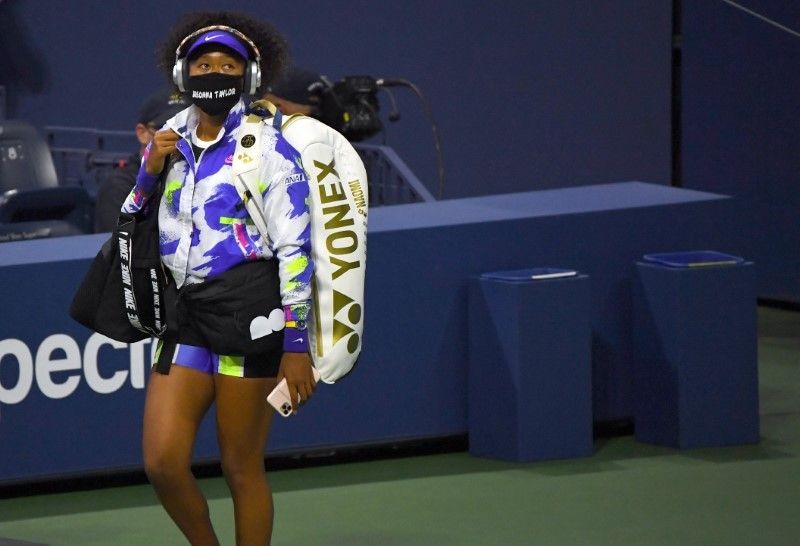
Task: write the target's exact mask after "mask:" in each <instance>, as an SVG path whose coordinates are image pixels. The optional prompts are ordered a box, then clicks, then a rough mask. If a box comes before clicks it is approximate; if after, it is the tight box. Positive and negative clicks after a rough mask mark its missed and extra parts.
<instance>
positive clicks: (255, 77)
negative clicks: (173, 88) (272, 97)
mask: <svg viewBox="0 0 800 546" xmlns="http://www.w3.org/2000/svg"><path fill="white" fill-rule="evenodd" d="M211 30H223V31H225V32H229V33H231V34H233V35H234V36H236V37H237V38H238V39H240V40H241V41H243V42H244V43H245V44H246V45H247V46H249V47H250V50H251V51H252V53H253V55H254V57H255V59H253V60H247V61H246V62H247V65H246V66H245V69H244V86H243V89H244V92H245V93H247V94H248V95H255V94H256V90H257V89H258V88H259V87H260V86H261V52H259V51H258V48H257V47H256V44H255V43H253V41H252V40H251V39H250V38H248V37H247V36H245V35H244V34H242V33H241V32H239V31H238V30H236V29H235V28H233V27H228V26H225V25H212V26H208V27H203V28H201V29H198V30H195V31H194V32H192V33H191V34H189V35H188V36H187V37H186V38H184V39H183V40H181V43H180V44H179V45H178V48H177V49H176V50H175V65H174V66H173V67H172V81H173V82H175V85H177V86H178V89H179V90H180V91H181V93H185V92H186V89H187V85H186V84H187V82H188V81H189V62H188V60H187V59H186V55H185V54H182V53H183V50H184V49H185V48H186V47H187V45H188V44H191V42H192V40H193V39H194V38H197V37H198V36H200V35H201V34H203V33H204V32H209V31H211Z"/></svg>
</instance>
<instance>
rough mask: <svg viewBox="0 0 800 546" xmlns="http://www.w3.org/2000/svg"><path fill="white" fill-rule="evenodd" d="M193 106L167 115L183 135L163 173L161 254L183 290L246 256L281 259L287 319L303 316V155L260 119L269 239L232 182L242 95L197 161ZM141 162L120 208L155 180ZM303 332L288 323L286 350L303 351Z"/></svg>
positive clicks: (139, 202) (307, 265) (307, 276)
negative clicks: (192, 139) (175, 155)
mask: <svg viewBox="0 0 800 546" xmlns="http://www.w3.org/2000/svg"><path fill="white" fill-rule="evenodd" d="M195 108H196V107H195V106H190V107H189V108H187V109H186V110H183V111H182V112H180V113H178V114H177V115H176V116H175V117H173V118H172V119H170V120H169V121H167V123H166V124H165V126H164V128H165V129H166V128H169V129H172V130H173V131H175V132H176V133H178V134H179V135H181V137H183V138H182V139H181V140H180V141H178V145H177V148H178V150H179V151H180V153H181V157H180V159H179V160H178V161H175V162H174V163H173V164H172V166H171V168H170V170H169V172H168V173H167V176H166V179H165V180H166V184H165V189H164V195H163V197H162V199H161V206H160V211H159V229H160V232H161V235H160V237H161V259H162V261H163V263H164V265H165V266H166V268H167V269H168V270H169V271H170V272H171V273H172V276H173V278H174V279H175V282H176V284H177V286H178V288H180V287H181V286H183V285H184V284H192V283H200V282H203V280H204V279H207V278H211V277H214V276H216V275H219V274H220V273H222V272H224V271H226V270H228V269H230V268H232V267H234V266H236V265H238V264H241V263H243V262H246V261H248V260H257V259H260V258H266V259H269V258H273V257H275V258H276V259H277V260H278V273H279V278H280V292H281V299H282V302H283V307H284V316H285V319H286V321H287V323H289V322H290V321H296V322H297V321H303V322H304V321H305V320H306V318H307V316H308V313H309V311H310V307H311V304H310V300H311V279H312V277H313V269H314V265H313V262H312V259H311V248H310V238H311V228H310V223H309V219H310V218H309V209H308V191H309V188H308V181H307V179H306V175H305V172H304V171H303V169H302V166H301V163H300V156H299V155H298V153H297V151H296V150H295V149H294V148H292V147H291V146H290V145H289V144H288V143H287V142H286V140H285V139H284V138H283V136H281V134H280V133H279V132H277V131H276V130H275V129H273V128H272V127H271V126H269V125H268V124H262V125H263V134H262V135H261V139H260V142H261V143H262V150H260V153H261V154H262V156H263V157H262V160H261V174H260V177H259V180H260V181H261V183H260V184H261V190H262V198H263V209H264V211H265V213H266V214H267V215H268V229H269V231H268V235H269V240H268V241H264V240H262V237H261V236H260V235H259V233H258V230H257V229H256V228H255V226H254V225H253V223H252V221H251V220H250V219H249V216H248V213H247V210H246V209H245V208H244V206H243V205H242V201H241V199H240V197H239V193H238V192H237V190H236V187H235V186H234V184H233V181H232V180H231V177H230V176H231V172H230V171H231V164H232V162H233V153H234V151H235V149H236V142H237V141H238V139H240V138H242V137H243V136H245V135H240V134H239V133H240V126H241V125H242V120H243V115H244V112H245V107H244V103H243V102H242V101H240V102H239V103H238V104H237V105H236V106H234V108H233V109H231V111H230V113H229V114H228V117H227V119H226V120H225V123H224V124H223V131H224V133H223V134H222V137H221V138H220V139H219V140H218V141H217V142H215V143H214V144H212V145H211V146H210V147H209V148H207V149H206V150H204V151H203V152H202V154H201V155H200V157H199V161H198V162H197V163H195V159H194V154H193V152H192V146H191V143H190V140H189V138H190V135H191V133H192V131H193V130H194V129H195V128H196V127H197V124H198V118H197V114H196V110H195ZM149 152H150V148H149V146H148V148H147V150H146V151H145V153H144V155H143V160H142V166H141V168H140V169H139V175H138V177H137V180H136V186H135V187H134V189H133V190H132V191H131V194H130V195H129V196H128V198H127V200H126V201H125V203H124V204H123V206H122V210H123V211H124V212H137V211H138V210H140V209H141V208H142V206H143V205H144V203H145V201H146V199H147V196H148V195H150V194H151V193H152V192H153V190H154V188H155V184H156V182H157V180H158V176H152V175H149V174H147V172H146V171H145V168H144V164H145V162H146V161H147V157H148V155H149ZM307 346H308V339H307V335H306V331H305V330H295V329H294V328H292V327H291V325H290V324H287V328H286V331H285V335H284V350H286V351H292V352H305V351H306V350H307Z"/></svg>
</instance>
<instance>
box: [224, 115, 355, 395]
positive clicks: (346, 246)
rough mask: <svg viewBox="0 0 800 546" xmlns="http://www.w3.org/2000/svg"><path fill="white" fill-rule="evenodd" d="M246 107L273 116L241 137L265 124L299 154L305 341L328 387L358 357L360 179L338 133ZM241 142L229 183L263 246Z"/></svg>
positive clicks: (254, 118)
mask: <svg viewBox="0 0 800 546" xmlns="http://www.w3.org/2000/svg"><path fill="white" fill-rule="evenodd" d="M254 105H255V106H256V107H260V108H262V109H264V110H266V111H267V112H269V113H270V114H272V115H273V117H272V118H268V119H264V117H262V116H260V115H256V114H250V115H248V116H247V118H246V120H245V123H244V124H243V125H242V134H248V135H260V134H261V124H262V123H271V124H272V125H273V126H274V127H275V128H276V129H279V130H280V131H281V133H282V134H283V136H284V138H286V140H287V141H288V142H289V144H291V145H292V147H293V148H295V149H296V150H297V151H298V152H299V153H300V158H301V161H302V163H303V169H304V170H305V172H306V176H307V177H308V184H309V189H310V192H309V209H310V212H311V256H312V258H313V260H314V281H313V285H312V286H313V296H312V312H311V314H312V316H311V317H310V320H309V324H308V334H309V335H308V338H309V344H310V346H311V347H310V353H311V358H312V359H313V362H314V367H315V368H316V369H317V370H318V371H319V372H320V374H321V376H322V380H323V381H325V382H326V383H334V382H335V381H337V380H338V379H340V378H341V377H343V376H344V375H345V374H347V373H348V372H349V371H350V369H351V368H352V367H353V365H354V364H355V362H356V360H357V358H358V355H359V353H360V352H361V340H362V337H363V331H364V275H365V272H366V259H367V203H368V202H369V199H368V193H367V173H366V171H365V170H364V164H363V163H362V162H361V158H360V157H359V156H358V153H357V152H356V151H355V149H354V148H353V146H352V145H351V144H350V143H349V142H348V141H347V139H346V138H345V137H344V136H342V135H341V134H340V133H339V132H337V131H335V130H334V129H332V128H330V127H328V126H327V125H325V124H324V123H322V122H320V121H317V120H316V119H314V118H310V117H307V116H303V115H292V116H283V115H282V114H281V113H280V111H278V110H277V109H276V108H275V107H274V105H272V104H271V103H268V102H266V101H260V102H257V103H254ZM248 128H250V130H248ZM241 141H242V139H241V138H240V139H239V142H238V143H237V145H236V152H235V153H234V159H233V176H234V180H236V181H237V187H238V189H239V192H240V194H242V199H243V200H244V202H245V205H246V206H247V210H248V212H249V213H250V216H251V218H252V219H253V222H254V223H255V225H256V227H257V228H258V230H259V231H260V232H261V235H262V236H263V237H264V238H265V240H266V237H267V229H266V224H265V222H264V214H263V211H261V209H260V203H257V202H256V200H254V199H247V197H246V196H245V190H249V192H250V194H251V195H259V193H260V192H259V191H258V180H257V175H258V171H259V165H258V161H252V160H251V161H249V162H245V161H242V158H243V157H245V158H247V157H249V156H247V155H246V154H245V153H243V152H244V150H243V147H242V142H241ZM251 145H252V144H251ZM256 149H258V148H256Z"/></svg>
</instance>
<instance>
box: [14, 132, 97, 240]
mask: <svg viewBox="0 0 800 546" xmlns="http://www.w3.org/2000/svg"><path fill="white" fill-rule="evenodd" d="M93 206H94V205H93V202H92V199H91V198H90V197H89V195H88V193H87V192H86V191H85V190H84V189H83V188H80V187H77V186H72V187H60V186H59V185H58V178H57V176H56V170H55V167H54V166H53V158H52V156H51V154H50V149H49V148H48V146H47V144H46V143H45V141H44V139H42V137H41V136H40V135H39V133H38V132H37V131H36V129H34V128H33V127H32V126H31V125H29V124H28V123H25V122H23V121H19V120H4V121H1V122H0V223H4V224H6V223H10V224H19V223H23V222H24V223H28V222H33V223H34V224H35V225H36V226H37V229H35V230H29V229H27V228H26V227H24V226H21V225H20V226H3V228H2V229H1V230H0V231H2V232H10V233H14V232H17V231H19V232H22V233H26V234H27V237H25V238H34V237H51V236H55V235H60V234H72V233H91V232H92V213H93ZM48 222H53V225H51V226H48ZM65 224H66V226H65ZM48 227H49V229H48ZM37 234H38V235H37Z"/></svg>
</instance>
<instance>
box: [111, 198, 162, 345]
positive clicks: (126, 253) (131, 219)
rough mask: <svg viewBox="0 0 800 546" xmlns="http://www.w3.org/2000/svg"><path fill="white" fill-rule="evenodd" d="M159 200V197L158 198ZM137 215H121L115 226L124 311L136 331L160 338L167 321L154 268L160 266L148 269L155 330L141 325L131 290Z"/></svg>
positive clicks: (132, 290) (160, 287)
mask: <svg viewBox="0 0 800 546" xmlns="http://www.w3.org/2000/svg"><path fill="white" fill-rule="evenodd" d="M159 199H160V197H159ZM150 213H151V214H158V210H157V209H156V210H154V211H150ZM136 221H137V215H134V214H127V213H122V214H120V217H119V222H118V224H117V237H118V240H119V261H120V270H121V271H120V273H121V274H122V289H123V291H124V297H125V310H126V311H127V313H128V320H129V321H130V323H131V325H132V326H133V327H134V328H136V329H137V330H141V331H142V332H145V333H148V334H150V335H151V336H155V337H161V336H163V335H164V334H165V333H166V331H167V321H166V320H164V319H165V318H166V315H165V314H164V309H163V302H164V294H163V291H162V286H161V283H160V282H159V278H158V271H157V269H156V268H158V267H161V264H160V263H158V264H154V265H153V267H151V268H150V281H151V286H150V287H151V288H152V291H153V313H154V315H155V328H150V327H149V326H148V325H146V324H142V321H141V319H140V318H139V317H140V316H141V312H140V311H139V304H138V303H137V301H136V291H135V290H134V289H133V237H134V235H135V233H136Z"/></svg>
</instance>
